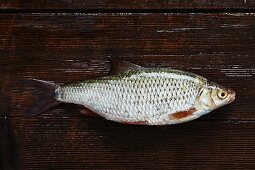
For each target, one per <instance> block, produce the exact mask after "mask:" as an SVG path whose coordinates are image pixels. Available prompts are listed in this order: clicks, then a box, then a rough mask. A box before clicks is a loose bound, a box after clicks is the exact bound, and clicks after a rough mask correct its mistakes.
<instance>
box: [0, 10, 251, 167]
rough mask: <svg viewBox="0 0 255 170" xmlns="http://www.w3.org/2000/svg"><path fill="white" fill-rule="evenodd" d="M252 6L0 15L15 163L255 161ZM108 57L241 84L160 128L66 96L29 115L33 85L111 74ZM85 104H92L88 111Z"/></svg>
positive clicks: (0, 71) (1, 73) (4, 102)
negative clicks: (119, 118) (221, 101)
mask: <svg viewBox="0 0 255 170" xmlns="http://www.w3.org/2000/svg"><path fill="white" fill-rule="evenodd" d="M254 28H255V14H253V13H234V14H233V13H213V14H205V13H101V14H97V13H90V14H83V13H61V14H58V13H33V14H32V13H26V14H22V13H21V14H1V15H0V56H1V57H0V77H1V81H0V91H1V95H0V103H1V110H0V113H1V117H2V118H6V119H8V122H7V121H6V119H4V120H5V121H4V122H7V123H8V127H9V131H10V135H9V136H8V135H7V136H8V138H9V139H11V141H12V144H11V146H12V150H14V152H13V155H12V157H11V160H12V161H11V164H12V166H13V167H14V168H16V169H45V168H46V169H47V168H48V169H49V168H51V169H71V168H74V169H86V168H92V169H95V168H96V169H98V168H100V169H101V168H106V169H120V168H122V169H123V168H125V169H130V168H132V169H134V168H160V169H166V168H169V169H171V168H174V169H183V168H190V167H192V168H194V169H204V168H208V169H219V168H224V169H236V168H245V169H248V168H250V169H253V168H254V167H255V166H254V161H255V157H254V154H255V145H254V130H255V123H254V120H255V116H254V115H255V114H254V113H255V112H254V110H255V105H254V99H255V89H254V85H255V81H254V80H255V79H254V74H255V72H254V69H255V62H254V52H255V51H254V49H255V48H254V46H255V40H254V38H255V32H254ZM109 57H113V58H120V59H123V60H126V61H130V62H133V63H136V64H139V65H142V66H145V67H171V68H177V69H182V70H187V71H191V72H194V73H197V74H200V75H202V76H205V77H207V78H208V79H210V80H214V81H216V82H218V83H220V84H223V85H226V86H229V87H232V88H233V89H235V90H236V92H237V99H236V101H235V102H234V103H232V104H230V105H228V106H226V107H223V108H221V109H218V110H216V111H214V112H212V113H211V114H208V115H206V116H204V117H203V118H201V119H199V120H195V121H193V122H190V123H186V124H182V125H176V126H168V127H164V128H156V127H141V126H127V125H121V124H117V123H113V122H109V121H106V120H104V119H102V118H93V117H87V116H83V115H81V114H80V112H81V110H83V108H82V107H80V106H76V105H72V104H61V105H59V106H57V107H54V108H53V109H51V110H49V111H47V112H45V113H43V114H42V115H39V116H37V117H26V116H25V115H24V111H25V110H26V109H27V108H29V107H30V106H31V104H32V103H33V100H34V95H40V94H37V92H36V90H34V89H32V88H31V86H30V85H29V84H26V83H25V82H24V81H23V80H26V79H28V78H37V79H42V80H48V81H53V82H55V83H57V84H64V83H70V82H74V81H78V80H83V79H89V78H96V77H100V76H103V75H107V73H108V72H109V71H110V69H111V66H110V64H109ZM86 112H87V111H86Z"/></svg>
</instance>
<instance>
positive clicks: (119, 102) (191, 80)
mask: <svg viewBox="0 0 255 170" xmlns="http://www.w3.org/2000/svg"><path fill="white" fill-rule="evenodd" d="M119 63H120V64H118V67H119V68H121V69H119V70H118V69H115V70H114V69H112V71H113V72H114V71H116V70H117V71H116V73H115V74H109V75H107V76H103V77H100V78H97V79H88V80H83V81H80V82H77V83H71V84H66V85H63V86H59V85H56V84H54V83H51V82H48V81H44V80H37V79H33V84H34V86H35V87H36V88H38V89H41V90H43V91H44V95H43V96H41V97H38V99H37V100H36V101H35V103H34V105H33V106H32V107H31V108H30V109H29V110H28V111H27V112H26V113H27V115H30V116H34V115H38V114H40V113H43V112H45V111H47V110H48V109H50V108H51V107H53V106H55V105H58V104H59V103H74V104H78V105H82V106H85V107H86V108H88V109H89V110H91V111H93V112H94V113H95V114H97V115H100V116H102V117H104V118H105V119H107V120H111V121H115V122H119V123H124V124H130V125H171V124H179V123H184V122H188V121H191V120H195V119H197V118H199V117H201V116H202V115H205V114H207V113H209V112H211V111H213V110H215V109H217V108H219V107H222V106H224V105H227V104H229V103H231V102H233V101H234V100H235V96H236V93H235V91H234V90H232V89H230V88H226V87H225V86H222V85H219V84H217V83H215V82H212V81H209V80H207V79H206V78H204V77H202V76H200V75H197V74H194V73H190V72H186V71H182V70H176V69H171V68H145V67H141V66H138V65H135V64H133V63H129V62H126V61H121V62H119ZM118 67H116V68H118Z"/></svg>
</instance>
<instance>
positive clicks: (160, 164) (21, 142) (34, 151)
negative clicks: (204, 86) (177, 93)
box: [12, 112, 255, 169]
mask: <svg viewBox="0 0 255 170" xmlns="http://www.w3.org/2000/svg"><path fill="white" fill-rule="evenodd" d="M72 114H73V113H71V112H70V113H68V114H62V115H60V114H58V115H55V116H54V117H52V116H50V117H44V118H42V117H41V118H40V119H38V118H35V119H20V118H16V119H13V120H12V121H13V123H14V124H15V126H16V128H15V130H14V131H13V132H14V135H15V136H16V144H17V145H18V146H19V148H18V150H17V151H18V152H17V154H18V155H19V156H20V157H19V169H89V168H91V169H138V168H146V169H190V168H192V169H204V168H208V169H237V168H243V169H253V168H254V167H255V161H254V160H255V156H254V155H255V145H254V142H253V141H254V140H255V137H254V131H255V125H254V122H250V123H249V122H244V123H237V124H235V123H226V122H201V121H194V122H190V123H186V124H181V125H176V126H167V127H165V128H164V129H159V128H156V127H144V126H134V125H121V124H117V123H113V122H108V121H105V120H102V119H98V118H94V119H92V118H85V117H82V116H81V117H76V118H75V117H74V116H73V115H72Z"/></svg>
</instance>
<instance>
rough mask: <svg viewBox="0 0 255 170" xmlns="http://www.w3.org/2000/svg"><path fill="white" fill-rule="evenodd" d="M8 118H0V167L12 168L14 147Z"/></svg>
mask: <svg viewBox="0 0 255 170" xmlns="http://www.w3.org/2000/svg"><path fill="white" fill-rule="evenodd" d="M7 122H8V121H7V118H0V169H12V168H14V166H13V165H12V156H13V155H12V154H13V153H12V149H11V141H10V136H9V129H8V123H7Z"/></svg>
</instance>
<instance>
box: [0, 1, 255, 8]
mask: <svg viewBox="0 0 255 170" xmlns="http://www.w3.org/2000/svg"><path fill="white" fill-rule="evenodd" d="M254 8H255V1H254V0H224V1H221V0H206V1H201V0H185V1H183V0H121V1H116V0H107V1H106V0H72V1H70V0H54V1H52V0H40V1H36V0H30V1H27V0H5V1H4V2H1V4H0V9H104V10H105V9H117V10H119V9H139V10H140V9H161V10H162V9H254Z"/></svg>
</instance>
